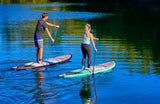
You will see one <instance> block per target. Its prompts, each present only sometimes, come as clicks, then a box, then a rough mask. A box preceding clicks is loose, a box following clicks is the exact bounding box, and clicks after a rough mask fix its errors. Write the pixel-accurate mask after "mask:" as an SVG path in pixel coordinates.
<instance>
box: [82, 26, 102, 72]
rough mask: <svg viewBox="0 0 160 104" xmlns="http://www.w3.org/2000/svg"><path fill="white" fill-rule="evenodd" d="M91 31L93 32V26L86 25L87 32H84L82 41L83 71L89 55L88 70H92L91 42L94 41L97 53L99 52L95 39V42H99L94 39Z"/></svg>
mask: <svg viewBox="0 0 160 104" xmlns="http://www.w3.org/2000/svg"><path fill="white" fill-rule="evenodd" d="M90 30H91V25H90V24H86V25H85V30H84V32H83V40H82V43H81V50H82V54H83V58H82V69H85V67H84V64H85V61H86V55H87V56H88V70H92V69H91V68H90V64H91V47H90V40H91V41H92V44H93V47H94V49H95V51H96V52H97V48H96V46H95V43H94V39H95V40H99V39H98V38H95V37H93V34H92V33H90Z"/></svg>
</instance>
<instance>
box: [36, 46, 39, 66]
mask: <svg viewBox="0 0 160 104" xmlns="http://www.w3.org/2000/svg"><path fill="white" fill-rule="evenodd" d="M38 55H39V48H38V47H37V50H36V62H37V63H38Z"/></svg>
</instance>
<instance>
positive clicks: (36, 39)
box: [34, 35, 43, 48]
mask: <svg viewBox="0 0 160 104" xmlns="http://www.w3.org/2000/svg"><path fill="white" fill-rule="evenodd" d="M34 43H35V47H37V48H42V47H43V38H42V37H40V36H37V35H34Z"/></svg>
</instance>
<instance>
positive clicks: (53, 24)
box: [46, 22, 59, 28]
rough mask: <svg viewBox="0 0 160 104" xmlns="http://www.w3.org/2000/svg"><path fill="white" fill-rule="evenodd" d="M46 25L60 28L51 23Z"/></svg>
mask: <svg viewBox="0 0 160 104" xmlns="http://www.w3.org/2000/svg"><path fill="white" fill-rule="evenodd" d="M46 23H47V25H49V26H53V27H57V28H59V25H54V24H51V23H48V22H46Z"/></svg>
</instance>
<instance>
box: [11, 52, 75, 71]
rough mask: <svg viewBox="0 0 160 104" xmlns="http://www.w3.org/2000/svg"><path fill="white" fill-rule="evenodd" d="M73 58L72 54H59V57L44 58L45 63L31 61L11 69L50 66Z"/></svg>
mask: <svg viewBox="0 0 160 104" xmlns="http://www.w3.org/2000/svg"><path fill="white" fill-rule="evenodd" d="M71 58H72V55H71V54H68V55H64V56H59V57H54V58H49V59H45V60H43V64H39V63H37V62H29V63H26V64H24V65H20V66H16V67H12V68H11V69H15V70H21V69H32V68H39V67H44V66H49V65H54V64H59V63H62V62H65V61H68V60H70V59H71Z"/></svg>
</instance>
